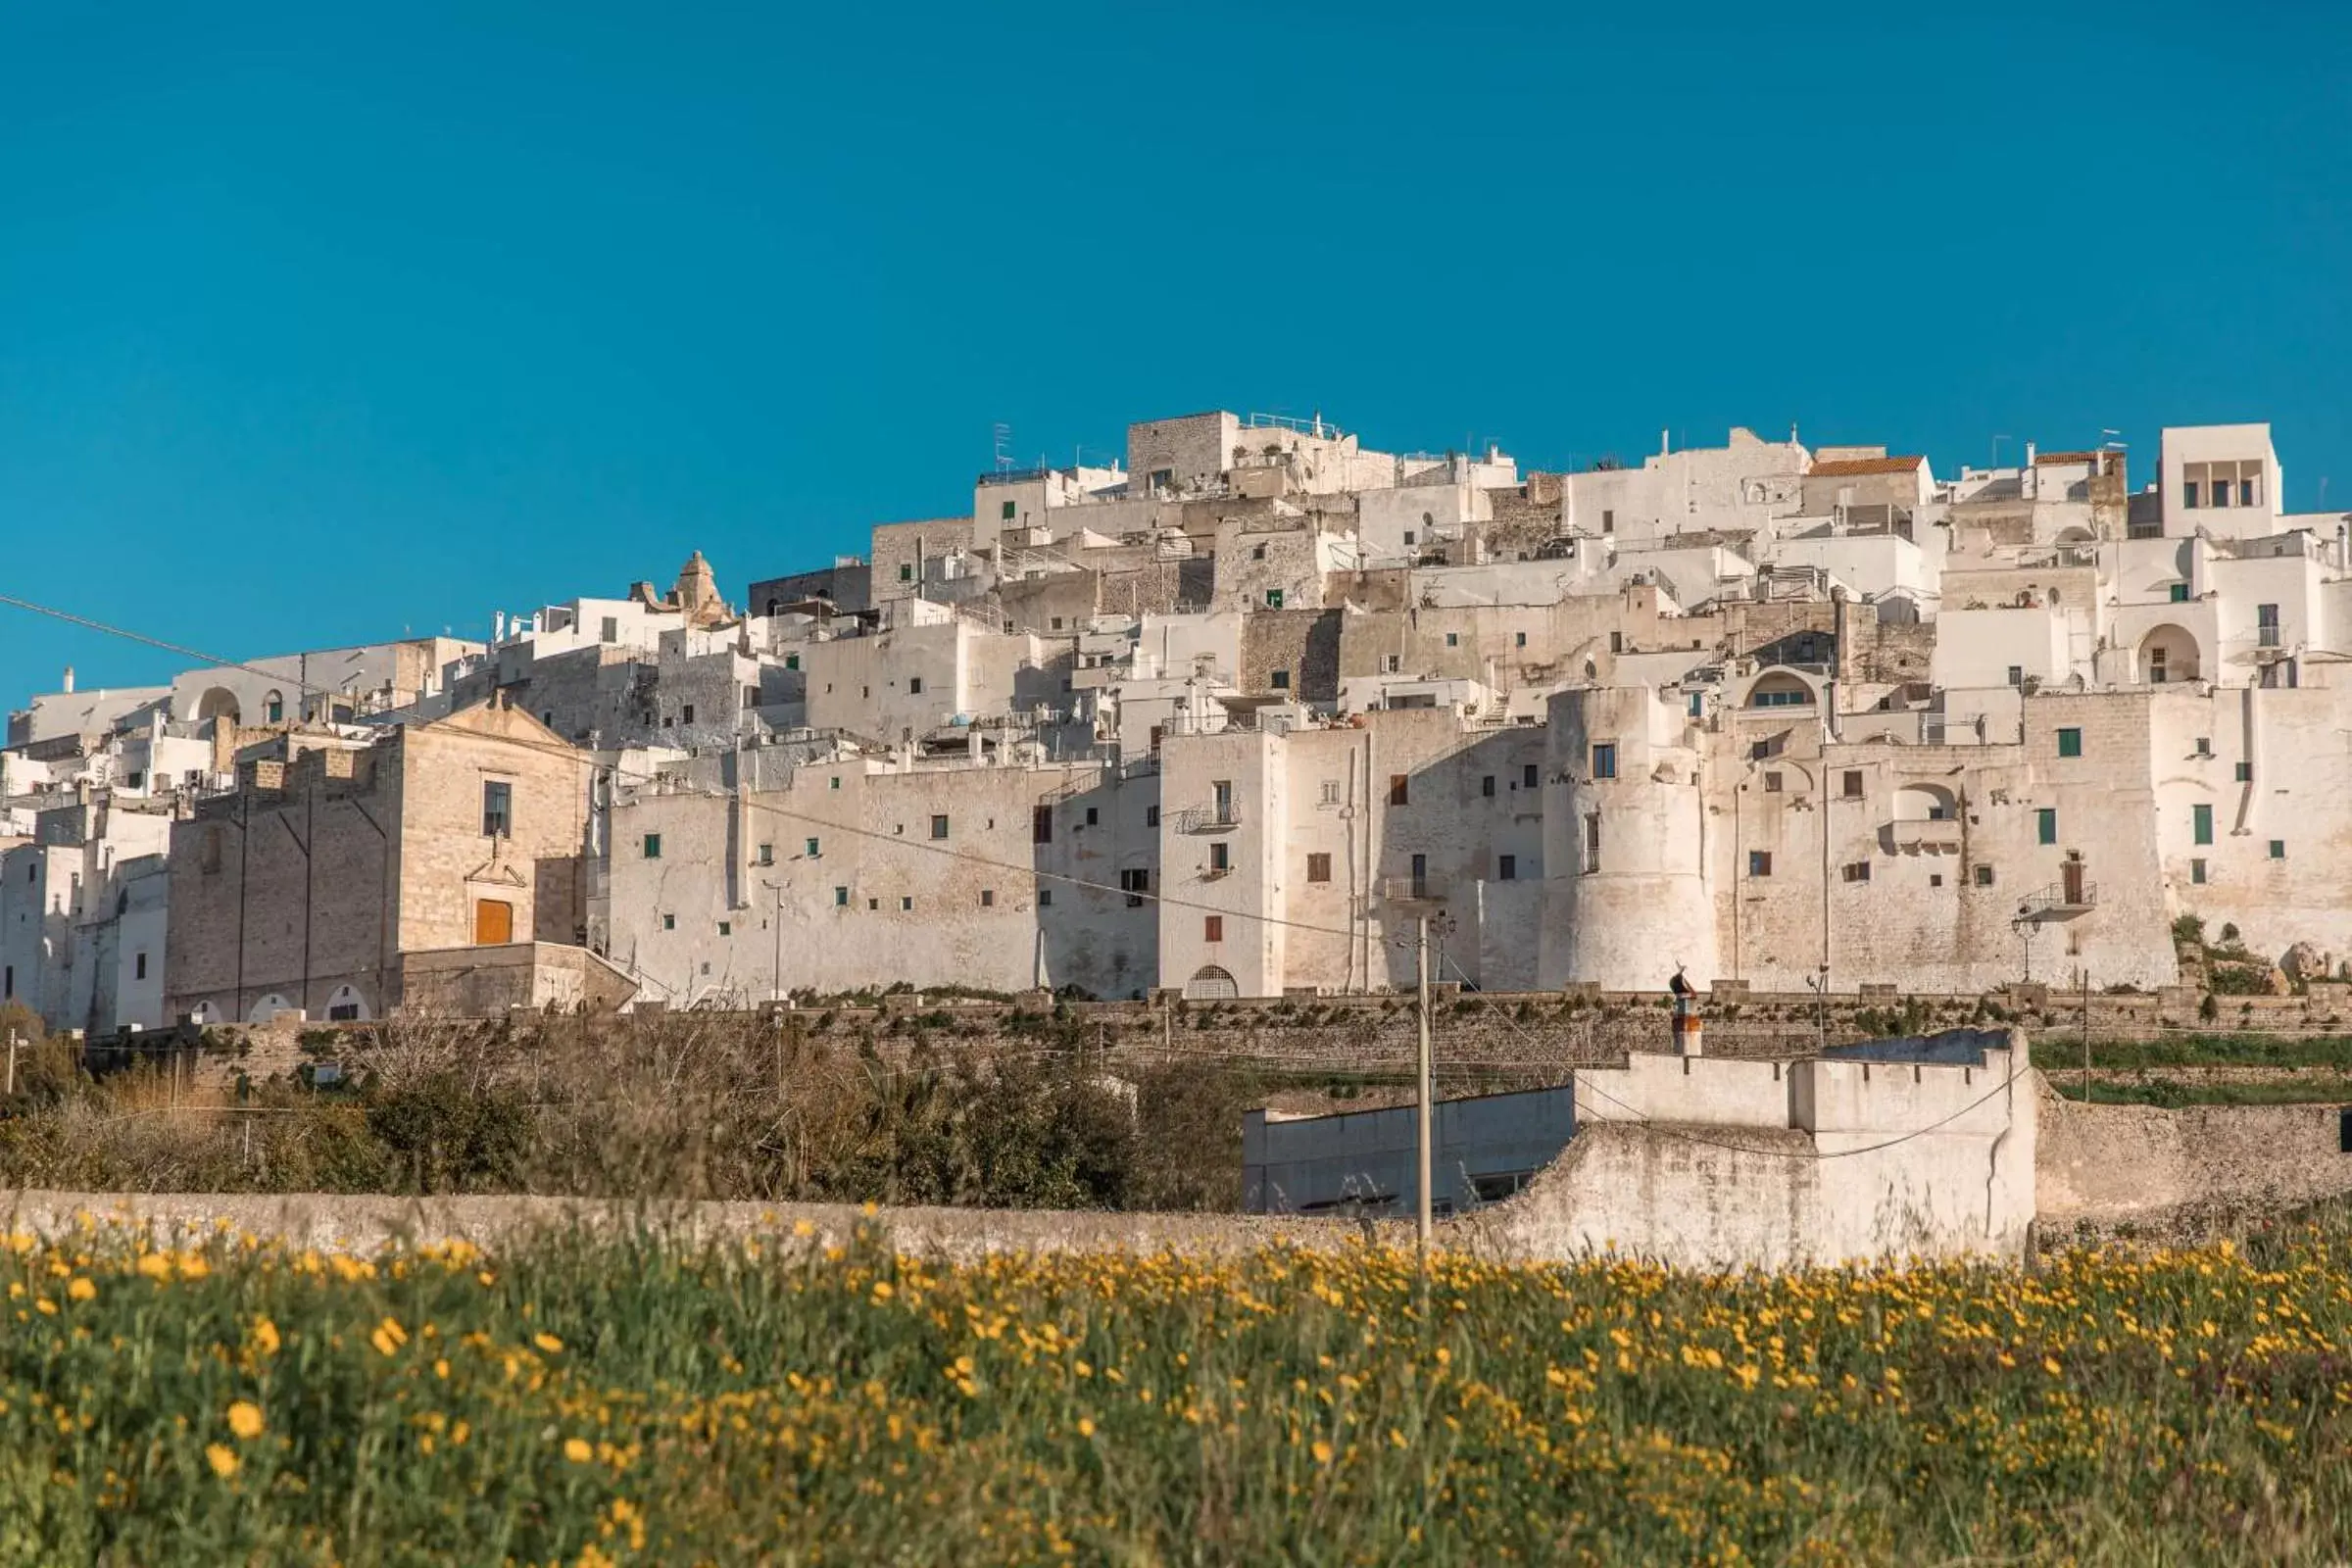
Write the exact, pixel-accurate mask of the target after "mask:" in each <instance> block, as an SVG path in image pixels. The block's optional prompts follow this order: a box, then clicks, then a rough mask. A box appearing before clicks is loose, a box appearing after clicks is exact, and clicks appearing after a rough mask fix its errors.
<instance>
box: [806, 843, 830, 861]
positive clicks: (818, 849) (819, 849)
mask: <svg viewBox="0 0 2352 1568" xmlns="http://www.w3.org/2000/svg"><path fill="white" fill-rule="evenodd" d="M801 853H802V854H803V855H806V856H807V857H809V858H810V859H811V860H813V859H816V858H819V857H821V856H822V855H823V854H824V853H825V850H824V845H823V844H822V843H821V842H820V841H819V840H816V839H803V840H802V841H801Z"/></svg>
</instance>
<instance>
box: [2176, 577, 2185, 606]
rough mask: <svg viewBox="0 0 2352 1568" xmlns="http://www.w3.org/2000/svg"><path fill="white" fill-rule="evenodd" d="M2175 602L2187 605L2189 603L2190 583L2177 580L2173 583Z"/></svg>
mask: <svg viewBox="0 0 2352 1568" xmlns="http://www.w3.org/2000/svg"><path fill="white" fill-rule="evenodd" d="M2173 603H2174V604H2176V605H2185V604H2187V603H2188V584H2186V583H2184V582H2177V583H2175V584H2173Z"/></svg>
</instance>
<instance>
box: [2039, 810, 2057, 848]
mask: <svg viewBox="0 0 2352 1568" xmlns="http://www.w3.org/2000/svg"><path fill="white" fill-rule="evenodd" d="M2057 842H2058V809H2057V808H2056V807H2054V806H2044V807H2040V808H2037V809H2035V810H2034V843H2036V844H2055V843H2057Z"/></svg>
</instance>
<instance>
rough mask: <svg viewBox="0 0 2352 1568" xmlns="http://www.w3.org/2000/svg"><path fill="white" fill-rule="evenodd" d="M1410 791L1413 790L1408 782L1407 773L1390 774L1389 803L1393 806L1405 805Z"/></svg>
mask: <svg viewBox="0 0 2352 1568" xmlns="http://www.w3.org/2000/svg"><path fill="white" fill-rule="evenodd" d="M1410 793H1411V792H1410V790H1409V788H1408V786H1407V783H1406V775H1404V774H1402V773H1391V774H1390V775H1389V804H1390V805H1391V806H1402V805H1404V804H1405V802H1406V800H1407V799H1408V798H1409V796H1410Z"/></svg>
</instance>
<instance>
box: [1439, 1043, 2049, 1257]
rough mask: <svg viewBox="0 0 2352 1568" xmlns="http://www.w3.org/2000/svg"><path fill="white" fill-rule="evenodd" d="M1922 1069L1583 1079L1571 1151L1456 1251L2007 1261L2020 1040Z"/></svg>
mask: <svg viewBox="0 0 2352 1568" xmlns="http://www.w3.org/2000/svg"><path fill="white" fill-rule="evenodd" d="M1907 1044H1908V1043H1907ZM1916 1044H1921V1045H1926V1046H1932V1045H1934V1044H1935V1043H1933V1042H1923V1043H1916ZM1888 1049H1889V1052H1890V1053H1892V1054H1899V1053H1900V1052H1901V1050H1902V1049H1903V1048H1902V1047H1901V1046H1894V1047H1890V1048H1888ZM1933 1054H1935V1053H1934V1052H1932V1051H1930V1052H1922V1053H1920V1054H1919V1055H1920V1057H1921V1058H1923V1059H1874V1060H1828V1059H1823V1060H1812V1061H1795V1062H1780V1063H1775V1062H1749V1061H1728V1060H1723V1059H1719V1058H1713V1057H1704V1056H1699V1057H1674V1056H1636V1057H1634V1058H1633V1059H1632V1061H1631V1062H1630V1063H1629V1064H1628V1065H1627V1066H1626V1067H1624V1068H1602V1069H1587V1070H1582V1071H1579V1072H1578V1073H1577V1074H1576V1082H1575V1090H1576V1114H1577V1132H1576V1136H1575V1138H1574V1139H1573V1140H1571V1142H1570V1143H1569V1145H1568V1149H1567V1152H1565V1153H1564V1154H1563V1155H1562V1156H1561V1158H1560V1160H1559V1161H1558V1163H1556V1164H1555V1165H1553V1166H1552V1167H1551V1168H1550V1169H1549V1170H1547V1171H1545V1172H1544V1174H1543V1175H1542V1176H1540V1177H1539V1178H1537V1180H1536V1181H1535V1182H1534V1183H1533V1184H1532V1185H1531V1186H1530V1187H1529V1188H1528V1189H1527V1190H1526V1191H1525V1192H1523V1193H1521V1194H1520V1195H1518V1196H1517V1197H1516V1198H1513V1199H1511V1200H1510V1201H1507V1202H1504V1203H1499V1204H1496V1205H1495V1206H1494V1207H1492V1208H1489V1209H1486V1210H1483V1211H1482V1212H1480V1213H1478V1214H1475V1215H1472V1216H1469V1217H1467V1218H1465V1219H1463V1220H1460V1221H1458V1222H1456V1223H1455V1224H1454V1225H1453V1226H1449V1227H1448V1231H1449V1232H1450V1233H1452V1236H1451V1239H1452V1243H1453V1245H1456V1246H1462V1247H1468V1248H1472V1249H1475V1250H1492V1251H1495V1252H1499V1253H1502V1254H1506V1255H1513V1256H1520V1257H1547V1258H1570V1257H1578V1256H1583V1255H1587V1254H1590V1253H1594V1252H1605V1251H1610V1250H1615V1251H1619V1252H1626V1253H1633V1254H1636V1255H1640V1256H1644V1257H1649V1258H1654V1259H1656V1260H1658V1261H1661V1262H1667V1263H1675V1264H1681V1265H1684V1266H1689V1267H1697V1268H1742V1267H1756V1268H1784V1267H1789V1266H1792V1265H1797V1264H1806V1263H1816V1264H1837V1263H1849V1262H1861V1261H1867V1260H1872V1259H1879V1258H1889V1257H1906V1256H1932V1257H1953V1256H1972V1255H1974V1256H1989V1257H2000V1258H2014V1257H2018V1256H2020V1255H2022V1253H2023V1252H2024V1250H2025V1247H2026V1241H2027V1235H2028V1232H2029V1229H2030V1228H2031V1226H2032V1224H2033V1221H2034V1155H2035V1139H2034V1129H2035V1109H2036V1105H2037V1103H2038V1096H2039V1094H2040V1086H2039V1084H2038V1083H2037V1082H2036V1081H2035V1079H2034V1074H2033V1071H2032V1069H2031V1066H2030V1063H2029V1059H2028V1051H2027V1047H2026V1042H2025V1038H2024V1036H2023V1035H2022V1034H2018V1033H2015V1032H2012V1033H2011V1034H2009V1035H2008V1036H2007V1037H2006V1041H2005V1043H2004V1044H2002V1045H2000V1046H1997V1047H1992V1048H1988V1049H1985V1050H1983V1051H1982V1052H1980V1053H1975V1054H1973V1059H1962V1060H1957V1061H1954V1060H1935V1059H1924V1058H1925V1057H1926V1056H1929V1055H1933Z"/></svg>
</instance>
